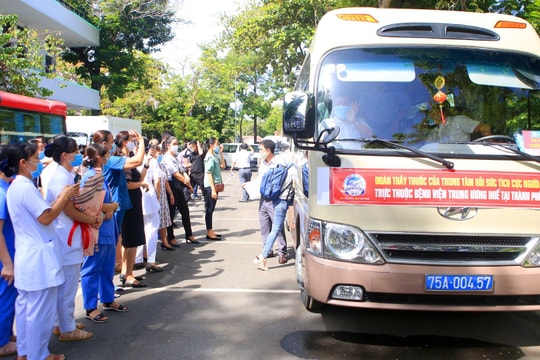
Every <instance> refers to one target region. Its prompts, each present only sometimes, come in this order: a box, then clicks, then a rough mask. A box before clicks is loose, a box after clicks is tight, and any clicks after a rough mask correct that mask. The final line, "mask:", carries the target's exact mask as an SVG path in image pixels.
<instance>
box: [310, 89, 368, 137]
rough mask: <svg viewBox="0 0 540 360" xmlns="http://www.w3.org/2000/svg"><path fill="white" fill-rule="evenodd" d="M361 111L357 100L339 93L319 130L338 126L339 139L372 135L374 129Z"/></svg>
mask: <svg viewBox="0 0 540 360" xmlns="http://www.w3.org/2000/svg"><path fill="white" fill-rule="evenodd" d="M359 113H360V105H359V104H358V103H357V102H355V101H353V99H351V98H350V97H349V96H348V95H337V96H336V97H335V99H334V101H333V102H332V113H331V114H330V117H329V118H327V119H324V120H323V121H322V122H321V124H320V129H319V132H321V131H323V130H324V129H330V128H333V127H336V126H338V127H339V135H338V137H337V138H338V139H361V138H365V137H371V136H372V135H373V130H372V129H371V128H370V127H369V125H368V123H367V122H366V120H365V119H363V118H362V117H360V116H359Z"/></svg>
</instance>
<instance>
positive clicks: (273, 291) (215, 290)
mask: <svg viewBox="0 0 540 360" xmlns="http://www.w3.org/2000/svg"><path fill="white" fill-rule="evenodd" d="M161 291H175V292H203V293H242V294H299V293H300V289H298V290H279V289H232V288H231V289H220V288H179V287H175V286H164V287H160V288H151V289H148V288H147V290H145V293H146V292H161Z"/></svg>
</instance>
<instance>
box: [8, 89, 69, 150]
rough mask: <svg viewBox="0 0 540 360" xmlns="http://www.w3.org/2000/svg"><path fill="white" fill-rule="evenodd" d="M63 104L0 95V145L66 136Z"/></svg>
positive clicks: (20, 96)
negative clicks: (38, 138) (60, 135)
mask: <svg viewBox="0 0 540 360" xmlns="http://www.w3.org/2000/svg"><path fill="white" fill-rule="evenodd" d="M66 110H67V106H66V105H65V104H64V103H61V102H58V101H51V100H43V99H35V98H31V97H27V96H22V95H16V94H10V93H6V92H1V91H0V143H1V144H7V143H13V142H21V141H27V140H30V139H33V138H35V137H36V136H39V135H41V136H45V137H46V138H51V137H53V136H55V135H59V134H65V133H66Z"/></svg>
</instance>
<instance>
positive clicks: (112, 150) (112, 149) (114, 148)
mask: <svg viewBox="0 0 540 360" xmlns="http://www.w3.org/2000/svg"><path fill="white" fill-rule="evenodd" d="M115 152H116V144H112V146H111V150H109V153H110V154H111V155H114V153H115Z"/></svg>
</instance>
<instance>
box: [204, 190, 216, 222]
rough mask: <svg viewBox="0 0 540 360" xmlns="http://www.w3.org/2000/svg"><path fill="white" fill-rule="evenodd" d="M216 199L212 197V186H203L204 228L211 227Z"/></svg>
mask: <svg viewBox="0 0 540 360" xmlns="http://www.w3.org/2000/svg"><path fill="white" fill-rule="evenodd" d="M216 203H217V199H212V188H211V187H210V186H207V187H205V188H204V223H205V224H206V230H211V229H213V227H212V217H213V215H214V210H215V209H216Z"/></svg>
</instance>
